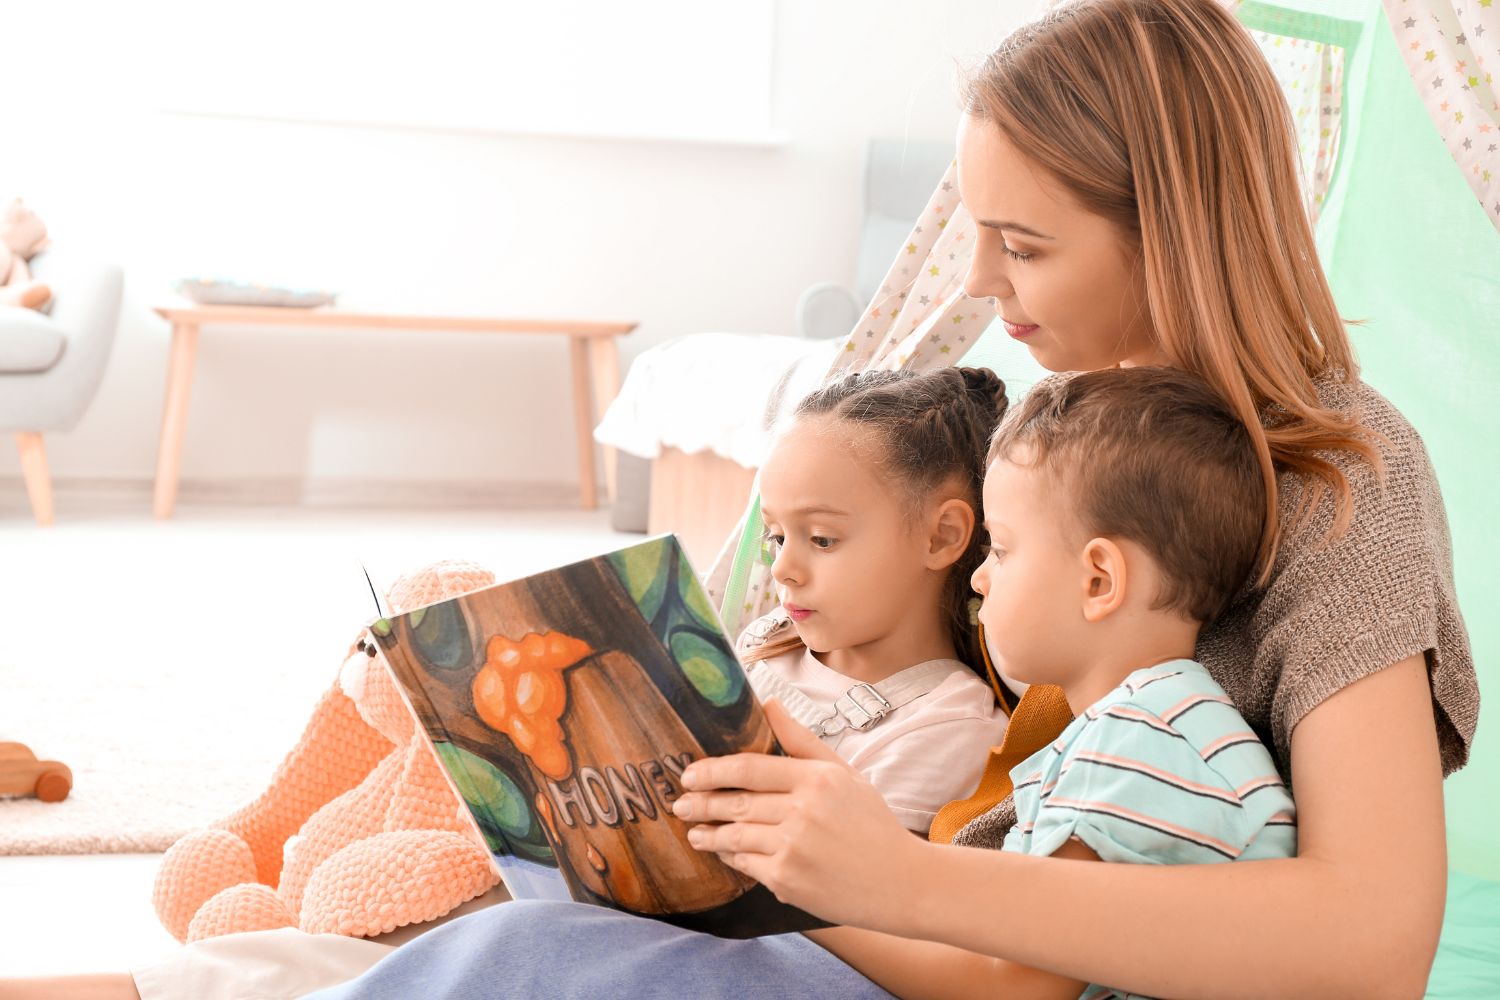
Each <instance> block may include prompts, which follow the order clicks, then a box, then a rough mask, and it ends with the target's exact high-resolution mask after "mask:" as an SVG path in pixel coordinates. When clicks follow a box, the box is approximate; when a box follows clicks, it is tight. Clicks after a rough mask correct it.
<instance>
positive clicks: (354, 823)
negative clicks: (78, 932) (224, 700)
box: [152, 562, 498, 941]
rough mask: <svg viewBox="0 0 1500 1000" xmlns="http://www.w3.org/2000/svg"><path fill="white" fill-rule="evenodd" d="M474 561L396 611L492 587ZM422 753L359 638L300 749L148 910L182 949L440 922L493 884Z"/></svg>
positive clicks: (158, 890) (420, 588)
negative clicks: (225, 938)
mask: <svg viewBox="0 0 1500 1000" xmlns="http://www.w3.org/2000/svg"><path fill="white" fill-rule="evenodd" d="M494 581H495V578H494V576H493V574H491V573H489V572H488V571H487V570H484V569H481V568H480V567H478V566H475V565H473V564H470V563H461V562H443V563H438V564H436V565H434V566H431V567H429V568H427V569H425V570H423V571H421V572H418V573H416V574H412V575H410V576H407V577H403V578H401V579H400V580H398V581H397V582H396V584H395V586H394V587H392V588H391V593H390V596H389V607H390V608H391V609H392V610H393V611H395V612H397V613H399V612H401V611H404V610H407V609H410V608H415V607H421V606H423V605H427V604H432V603H435V602H438V601H442V600H446V599H448V598H452V597H457V596H459V595H461V594H465V593H468V592H469V591H472V590H476V589H479V588H480V587H485V586H488V585H490V584H492V583H494ZM462 810H464V806H463V804H462V802H460V800H459V798H458V796H457V795H455V794H454V792H453V791H452V789H451V788H450V786H449V785H448V782H447V780H446V778H445V777H444V776H443V772H442V768H441V765H440V764H439V763H438V760H437V757H436V756H435V755H434V754H433V752H432V748H431V746H430V745H429V744H428V743H427V741H426V739H425V737H423V736H422V735H421V734H420V733H418V731H417V727H416V721H415V719H414V718H413V717H412V714H411V712H410V710H409V709H408V708H407V707H406V705H405V703H404V702H403V701H402V700H401V696H400V694H399V693H398V692H397V690H396V686H395V682H394V681H393V680H392V679H391V677H390V674H389V672H388V671H387V670H386V669H385V667H384V665H383V663H382V661H381V660H379V659H374V658H372V657H371V656H370V655H368V654H367V653H366V650H365V645H364V643H363V641H360V642H358V643H356V645H355V647H354V648H353V649H352V650H351V651H350V653H349V656H348V658H347V659H346V660H345V661H344V666H343V668H342V670H341V671H340V673H339V678H338V681H337V682H336V683H335V684H334V685H333V687H332V688H331V689H330V690H329V691H328V692H327V693H325V694H324V695H323V697H322V698H321V699H320V700H319V702H318V705H317V708H316V709H314V711H313V717H312V719H311V721H310V722H309V723H308V725H307V728H306V729H305V730H304V732H303V734H302V741H301V743H300V744H299V745H298V746H297V748H296V749H294V750H293V751H292V752H291V753H290V754H288V755H287V757H286V759H285V760H284V761H283V762H282V764H281V766H280V768H278V770H277V771H276V774H275V776H274V777H273V778H272V779H271V787H270V788H268V789H267V790H266V791H265V793H264V794H262V795H261V796H260V798H258V799H257V800H256V801H255V802H253V803H251V804H250V805H249V806H246V807H245V808H243V809H241V810H240V811H239V812H236V813H235V814H234V815H232V816H230V817H228V818H227V819H224V820H221V821H220V822H218V823H215V824H214V825H213V826H212V827H210V828H209V829H207V830H200V831H197V832H194V833H190V834H188V835H186V836H185V837H183V838H182V839H181V840H179V841H178V842H177V843H176V844H174V845H172V847H171V849H170V850H168V851H167V853H166V856H165V857H164V858H163V859H162V865H161V870H160V871H159V872H158V873H157V877H156V887H155V891H154V893H153V900H152V901H153V902H154V903H155V905H156V912H157V916H158V917H160V919H161V922H162V924H163V925H164V926H165V927H166V928H167V930H169V931H170V932H171V933H172V934H173V936H175V937H176V938H177V939H178V940H179V941H196V940H199V939H202V938H208V937H216V936H218V935H221V934H230V933H234V932H238V931H251V930H268V929H271V928H276V927H299V928H301V929H302V930H304V931H307V932H308V933H313V934H318V933H335V934H347V935H350V936H353V937H371V936H374V935H377V934H383V933H386V932H387V931H391V930H394V929H395V928H397V927H401V926H404V925H406V924H413V923H421V922H423V921H427V920H433V919H436V918H437V917H440V916H442V915H443V914H445V913H447V912H448V911H450V910H452V909H453V908H455V907H457V906H459V905H460V904H462V903H464V902H467V901H468V900H470V899H472V898H474V897H475V896H478V895H480V894H482V893H484V892H486V891H487V890H489V889H490V888H491V887H493V886H494V885H495V883H496V882H497V881H498V876H497V875H496V874H495V872H494V870H493V868H492V866H491V864H490V859H489V855H488V853H487V852H486V851H485V849H484V848H483V847H481V846H480V844H479V843H478V841H477V840H476V839H475V838H474V837H473V835H472V834H471V833H470V832H469V829H470V827H469V825H468V821H467V820H466V819H465V818H464V814H463V812H462Z"/></svg>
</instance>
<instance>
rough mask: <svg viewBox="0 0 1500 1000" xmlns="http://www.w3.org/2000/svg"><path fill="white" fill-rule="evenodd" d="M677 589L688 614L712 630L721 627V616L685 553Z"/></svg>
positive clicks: (678, 576) (678, 575)
mask: <svg viewBox="0 0 1500 1000" xmlns="http://www.w3.org/2000/svg"><path fill="white" fill-rule="evenodd" d="M677 591H678V593H679V594H681V595H682V603H683V605H684V606H685V607H686V608H687V610H688V614H689V615H691V616H692V617H693V618H695V619H697V621H698V624H699V625H701V626H702V627H703V628H706V629H709V630H710V631H716V630H717V629H718V628H719V616H718V615H716V614H714V606H713V605H712V604H710V603H709V602H708V597H707V595H705V594H704V593H703V587H702V585H700V584H699V583H698V578H697V577H696V576H694V575H693V567H692V566H691V565H689V563H688V561H687V556H685V555H684V556H682V558H681V567H680V569H679V570H678V573H677Z"/></svg>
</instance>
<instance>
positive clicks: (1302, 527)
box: [1278, 379, 1447, 562]
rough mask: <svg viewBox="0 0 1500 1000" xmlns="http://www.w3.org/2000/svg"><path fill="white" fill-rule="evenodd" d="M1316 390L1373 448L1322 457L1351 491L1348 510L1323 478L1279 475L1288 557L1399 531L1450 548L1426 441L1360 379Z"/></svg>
mask: <svg viewBox="0 0 1500 1000" xmlns="http://www.w3.org/2000/svg"><path fill="white" fill-rule="evenodd" d="M1317 387H1318V395H1319V399H1320V401H1321V402H1322V404H1323V405H1324V406H1325V407H1327V408H1328V409H1330V410H1335V411H1338V412H1341V413H1347V414H1348V415H1349V416H1350V417H1352V418H1353V419H1354V420H1355V421H1356V422H1357V424H1358V426H1359V429H1360V433H1361V434H1362V435H1363V436H1364V438H1365V440H1366V441H1367V442H1368V443H1369V445H1370V446H1371V448H1370V453H1365V452H1361V451H1356V450H1354V449H1350V448H1331V449H1326V450H1323V451H1320V452H1318V453H1317V457H1318V458H1319V459H1322V460H1323V461H1325V462H1327V463H1328V464H1329V465H1330V466H1332V467H1333V468H1334V469H1336V470H1337V471H1338V472H1339V473H1340V475H1342V476H1343V479H1344V482H1345V483H1346V484H1347V485H1348V500H1347V509H1346V508H1345V502H1344V498H1343V496H1342V492H1341V491H1340V490H1337V489H1330V488H1325V487H1327V486H1328V485H1329V484H1327V483H1326V481H1324V480H1322V478H1321V477H1318V476H1315V475H1314V474H1310V473H1304V472H1296V471H1290V470H1289V471H1284V472H1282V474H1281V476H1280V477H1279V482H1278V488H1279V492H1280V507H1281V514H1282V519H1283V524H1284V527H1285V532H1286V533H1285V534H1284V535H1283V536H1282V544H1283V546H1284V547H1285V549H1286V551H1285V552H1284V553H1283V555H1284V556H1285V557H1289V558H1296V557H1297V556H1298V555H1299V554H1301V553H1302V552H1303V551H1304V550H1306V549H1317V550H1322V549H1324V548H1325V547H1326V546H1327V545H1328V544H1330V543H1331V542H1332V541H1333V540H1335V539H1337V538H1344V539H1346V540H1347V542H1348V544H1352V545H1355V546H1358V545H1360V544H1361V540H1362V539H1368V540H1371V541H1374V540H1377V539H1379V538H1382V537H1384V536H1386V534H1387V532H1389V531H1390V530H1392V529H1393V528H1396V527H1397V526H1399V525H1405V526H1406V527H1407V528H1409V529H1411V530H1414V531H1419V532H1420V533H1422V534H1423V535H1431V536H1432V537H1431V541H1433V542H1434V543H1437V542H1438V541H1440V539H1439V537H1438V535H1441V536H1443V537H1442V539H1441V541H1443V542H1446V534H1447V523H1446V518H1445V516H1444V514H1443V501H1442V494H1441V492H1440V490H1439V488H1438V481H1437V475H1436V474H1435V473H1434V471H1433V468H1432V462H1431V459H1430V458H1429V457H1428V454H1427V447H1426V445H1425V444H1423V442H1422V436H1421V435H1420V434H1419V433H1418V432H1417V429H1416V428H1415V427H1413V426H1412V424H1411V421H1409V420H1408V419H1407V418H1406V416H1405V415H1404V414H1403V413H1402V412H1401V411H1400V410H1399V409H1397V408H1396V406H1395V404H1393V403H1392V402H1391V401H1390V400H1389V399H1387V398H1386V397H1385V396H1384V395H1382V394H1381V393H1380V392H1379V391H1378V390H1376V389H1375V388H1374V387H1372V386H1371V385H1369V383H1367V382H1364V381H1362V380H1355V381H1352V382H1345V381H1341V380H1333V379H1329V380H1325V381H1320V382H1319V383H1317ZM1372 458H1373V461H1372ZM1309 490H1311V491H1312V495H1309ZM1341 514H1342V515H1343V516H1342V517H1341V516H1340V515H1341ZM1336 525H1342V527H1343V530H1341V531H1340V530H1335V527H1336ZM1282 561H1284V560H1280V559H1279V560H1278V562H1282Z"/></svg>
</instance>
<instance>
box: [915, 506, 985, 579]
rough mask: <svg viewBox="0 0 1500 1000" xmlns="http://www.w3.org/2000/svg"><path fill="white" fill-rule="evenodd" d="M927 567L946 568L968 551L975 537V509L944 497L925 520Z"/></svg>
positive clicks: (934, 568)
mask: <svg viewBox="0 0 1500 1000" xmlns="http://www.w3.org/2000/svg"><path fill="white" fill-rule="evenodd" d="M928 523H929V525H930V526H931V529H930V530H929V532H928V535H927V568H928V569H933V570H939V569H947V568H948V567H949V566H952V565H953V564H954V563H956V562H958V561H959V559H961V558H963V554H964V553H965V552H966V551H968V548H969V539H971V538H972V537H974V508H973V507H970V506H969V505H968V503H966V502H965V501H963V500H959V499H958V498H957V497H954V498H953V499H951V500H944V501H943V502H942V504H941V505H940V506H939V507H938V508H937V510H936V511H934V513H933V515H932V519H931V520H930V521H929V522H928Z"/></svg>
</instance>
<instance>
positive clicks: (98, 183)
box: [0, 0, 1036, 484]
mask: <svg viewBox="0 0 1500 1000" xmlns="http://www.w3.org/2000/svg"><path fill="white" fill-rule="evenodd" d="M49 6H50V5H49ZM58 6H61V5H58ZM1035 6H1036V4H1035V3H1033V2H1030V0H1017V2H1009V3H1003V4H1002V3H997V2H995V0H944V2H942V3H935V4H924V5H918V4H915V3H911V2H909V0H908V2H903V0H878V2H871V0H779V3H778V7H777V28H776V54H775V60H776V66H775V72H774V77H773V79H774V81H775V94H774V101H773V107H774V115H773V125H774V126H775V127H776V128H778V129H781V130H783V131H784V132H786V133H787V134H788V135H789V137H790V139H789V142H788V143H787V144H786V145H785V146H781V147H777V148H770V149H766V148H750V147H735V146H713V145H690V144H682V143H669V142H647V141H618V140H592V139H573V138H544V137H523V136H513V135H504V134H491V133H461V132H440V131H420V130H401V129H385V128H371V127H353V126H325V125H310V124H292V123H276V122H265V121H248V120H235V119H228V118H204V117H189V116H177V115H168V114H162V113H159V112H156V111H154V110H152V109H150V108H146V107H142V106H140V105H141V103H143V102H140V101H134V100H132V99H127V98H122V97H121V96H120V95H121V94H122V93H125V92H128V90H129V88H128V87H124V86H121V81H120V80H119V78H118V77H116V76H115V74H118V73H124V74H127V75H128V74H130V73H132V72H135V71H137V70H139V69H140V67H132V66H131V64H130V55H131V53H132V51H133V49H134V46H133V45H132V44H131V42H130V28H131V25H130V24H129V23H126V24H124V25H123V27H118V26H117V27H116V28H115V29H114V30H115V31H117V32H119V33H118V34H116V35H114V37H112V38H110V43H111V45H112V46H118V47H117V48H113V49H112V50H111V53H112V54H111V57H110V58H109V59H108V60H106V61H105V63H104V65H98V64H97V53H95V60H94V61H95V62H96V64H95V65H88V60H82V59H77V58H70V55H71V54H73V53H76V52H77V51H78V50H77V48H76V46H77V45H78V44H79V40H78V38H77V37H69V36H68V35H66V34H58V35H53V36H49V37H46V38H43V39H41V40H40V44H39V45H38V46H37V48H36V50H35V51H36V52H38V53H39V56H37V57H36V58H38V59H39V60H41V61H43V62H45V63H46V66H45V67H44V68H43V67H37V69H36V71H35V72H31V73H28V74H27V75H26V76H25V77H23V79H25V80H27V81H28V82H26V83H24V85H23V86H21V87H19V88H14V89H12V99H13V102H15V103H20V104H22V105H24V106H25V107H26V108H29V109H31V110H29V111H25V110H22V111H18V112H15V113H12V112H9V111H7V113H6V114H7V115H8V116H9V117H10V118H11V122H10V127H9V128H8V129H6V130H5V131H6V133H7V134H6V137H5V141H4V142H3V143H0V147H3V148H4V150H5V152H4V154H3V156H0V193H3V192H15V193H18V194H21V195H23V196H24V197H26V198H27V200H28V201H29V202H31V203H32V204H33V205H34V206H35V207H36V208H37V210H38V211H39V212H40V213H41V214H42V216H43V217H44V218H45V219H46V220H47V221H48V223H49V224H50V226H51V229H52V232H53V236H54V240H55V242H56V243H57V244H58V245H66V246H67V247H69V248H70V249H77V250H81V251H86V252H88V253H90V254H99V255H103V256H105V257H108V258H112V259H114V260H118V261H120V262H121V263H122V264H123V266H124V267H125V272H126V298H125V307H124V315H123V318H122V321H121V326H120V333H119V339H118V341H117V346H116V350H115V355H114V357H113V359H112V361H111V364H110V368H109V372H108V374H107V376H106V379H105V382H104V385H103V387H102V389H101V391H100V394H99V396H98V398H97V400H96V401H95V403H94V406H93V408H92V409H91V410H90V412H89V413H88V415H87V416H86V417H85V418H84V421H83V423H82V424H81V425H80V426H79V427H78V429H77V430H76V431H74V432H73V433H71V434H66V435H54V436H53V437H52V438H51V439H50V440H49V442H48V450H49V457H50V460H51V464H52V469H53V473H54V475H55V476H56V477H57V478H59V479H68V478H88V479H94V478H117V479H124V480H138V481H144V480H146V479H148V478H149V477H150V476H151V474H152V472H153V469H154V462H155V453H156V443H157V434H158V431H159V425H160V414H161V393H162V388H163V379H164V372H165V363H166V350H167V340H168V336H167V328H166V324H165V323H164V322H163V321H161V320H159V319H158V318H156V317H155V316H154V315H153V314H152V313H151V312H150V309H149V307H150V305H151V304H152V303H155V302H158V301H160V300H162V299H163V298H165V297H166V296H167V295H168V293H169V289H170V287H171V285H172V283H173V282H174V281H175V280H176V279H177V278H178V277H180V276H183V275H191V274H204V273H208V274H226V275H235V276H255V275H263V276H265V277H266V278H269V279H272V280H282V281H287V282H293V283H299V282H300V283H305V284H310V285H317V286H326V287H331V288H335V289H338V290H340V291H341V292H342V293H343V294H342V298H341V303H342V304H343V305H345V306H347V307H350V308H360V307H368V308H389V309H392V310H399V311H409V312H423V311H435V312H451V313H476V314H477V313H496V314H518V315H536V316H546V315H566V316H582V317H599V318H624V319H634V320H638V321H639V322H640V324H641V325H640V328H639V330H638V331H637V332H636V333H635V334H634V335H633V336H631V337H630V338H628V339H627V340H626V341H625V342H624V344H623V352H624V356H625V358H626V360H627V361H628V359H629V358H631V357H634V356H635V355H636V354H638V353H639V352H641V351H642V350H644V349H646V348H648V347H650V346H652V345H653V344H657V343H660V342H661V341H663V340H665V339H667V338H670V337H675V336H678V335H681V334H687V333H692V332H695V331H703V330H725V329H732V330H747V331H768V332H790V331H791V329H792V312H793V305H794V303H795V301H796V298H797V296H798V294H799V293H800V292H801V291H802V289H803V288H805V287H806V286H807V285H809V284H811V283H813V282H815V281H820V280H829V279H831V280H840V281H848V280H850V279H851V278H852V273H853V259H854V253H855V245H856V238H857V229H858V222H859V212H860V205H859V199H860V184H861V177H860V167H861V156H862V151H863V145H864V143H865V140H866V139H867V138H868V137H870V136H901V135H906V136H909V137H910V138H912V139H914V140H933V139H937V140H947V139H951V136H952V134H953V130H954V128H955V126H956V123H957V120H958V108H957V101H956V91H955V86H954V76H955V68H956V66H958V65H969V64H972V62H973V61H974V60H975V59H977V58H978V57H979V56H981V55H982V54H983V53H984V52H985V51H986V50H987V49H988V48H990V47H992V46H993V44H994V43H996V42H997V41H998V40H999V39H1000V38H1002V37H1003V36H1004V35H1005V34H1006V33H1007V32H1008V31H1009V30H1010V29H1011V28H1012V27H1014V26H1015V24H1017V23H1019V22H1020V21H1021V20H1022V19H1023V18H1024V17H1025V16H1026V15H1027V14H1029V13H1031V12H1032V11H1033V9H1034V8H1035ZM119 9H120V11H123V13H121V12H116V13H115V14H113V15H112V16H113V17H117V18H118V17H127V16H132V15H130V13H129V12H131V11H134V10H138V9H140V8H138V7H136V6H134V5H120V8H119ZM79 26H80V27H81V26H82V25H79ZM93 27H94V28H95V29H98V28H100V27H101V25H100V24H98V23H95V24H94V25H93ZM103 28H104V32H103V33H104V35H105V36H106V37H108V35H109V30H110V29H109V28H108V26H107V25H104V26H103ZM182 86H184V87H191V86H192V81H191V80H183V81H182ZM567 392H568V382H567V370H566V350H565V347H564V344H563V343H562V342H561V341H560V340H555V339H549V338H543V337H535V338H518V337H488V336H484V335H458V334H453V335H434V334H417V333H413V334H402V333H367V332H360V331H335V332H321V333H320V332H313V331H287V330H269V331H258V330H248V329H212V328H210V329H208V330H206V331H205V333H204V336H203V340H202V345H201V348H200V353H199V358H198V365H197V376H196V380H195V382H194V386H193V399H192V407H191V411H190V415H189V422H188V432H187V441H186V446H185V451H184V457H183V475H184V481H185V482H191V481H194V480H197V481H204V480H214V481H232V480H235V479H265V478H276V479H282V478H291V479H301V480H304V481H311V482H325V483H326V482H332V481H337V480H339V479H360V480H364V479H386V480H438V481H460V482H470V483H476V484H486V483H565V482H571V481H574V479H575V463H574V459H573V455H572V450H571V442H572V428H571V424H570V421H569V413H570V411H569V409H568V405H567ZM17 471H18V465H17V461H16V458H15V455H14V454H13V453H11V451H10V449H8V448H0V475H15V474H17Z"/></svg>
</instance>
